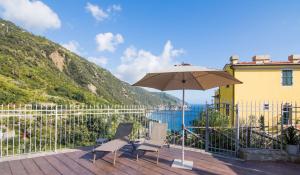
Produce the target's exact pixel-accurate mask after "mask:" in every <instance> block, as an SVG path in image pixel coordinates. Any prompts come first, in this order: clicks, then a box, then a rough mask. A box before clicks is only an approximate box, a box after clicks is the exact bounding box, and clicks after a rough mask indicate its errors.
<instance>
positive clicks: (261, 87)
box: [215, 55, 300, 123]
mask: <svg viewBox="0 0 300 175" xmlns="http://www.w3.org/2000/svg"><path fill="white" fill-rule="evenodd" d="M224 70H225V71H227V72H229V73H230V74H232V75H233V76H234V77H235V78H237V79H238V80H240V81H242V82H243V84H237V85H228V86H224V87H220V88H219V89H218V90H217V91H216V94H215V103H216V105H223V106H224V108H225V109H224V110H223V111H225V114H226V115H231V116H234V115H232V114H233V113H235V111H234V110H233V108H230V106H234V105H239V106H240V107H242V110H243V111H239V113H240V115H242V117H243V118H242V119H243V120H249V119H247V117H249V116H258V117H259V116H264V117H266V116H268V117H269V116H270V118H271V117H273V118H274V117H275V118H276V117H278V119H277V122H278V120H280V121H281V120H282V121H281V122H284V123H291V122H293V121H294V122H295V120H297V118H299V119H300V108H299V109H298V110H299V112H298V113H299V117H298V116H297V115H298V114H297V108H298V106H300V55H290V56H289V57H288V59H287V60H286V61H271V59H270V56H268V55H256V56H254V57H253V58H252V61H250V62H241V61H240V60H239V57H238V56H231V57H230V63H229V64H226V65H225V66H224ZM297 104H298V105H297ZM270 112H272V113H277V114H270ZM294 113H295V115H296V116H292V115H293V114H294ZM281 116H285V117H283V118H281ZM293 117H294V118H295V119H293Z"/></svg>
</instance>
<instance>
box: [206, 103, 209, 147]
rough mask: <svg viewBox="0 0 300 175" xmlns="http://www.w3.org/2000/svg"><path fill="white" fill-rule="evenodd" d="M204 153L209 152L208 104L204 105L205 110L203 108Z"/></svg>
mask: <svg viewBox="0 0 300 175" xmlns="http://www.w3.org/2000/svg"><path fill="white" fill-rule="evenodd" d="M205 110H206V112H205V151H206V152H208V150H209V148H208V147H209V133H208V132H209V128H208V127H209V121H208V120H209V117H208V104H207V103H206V108H205Z"/></svg>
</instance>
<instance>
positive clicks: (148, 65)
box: [115, 41, 184, 83]
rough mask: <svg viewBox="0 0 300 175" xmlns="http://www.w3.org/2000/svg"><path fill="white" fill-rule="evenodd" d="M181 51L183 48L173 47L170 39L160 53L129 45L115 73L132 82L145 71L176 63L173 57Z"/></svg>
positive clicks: (180, 53) (182, 51) (181, 52)
mask: <svg viewBox="0 0 300 175" xmlns="http://www.w3.org/2000/svg"><path fill="white" fill-rule="evenodd" d="M183 53H184V50H183V49H174V48H173V45H172V43H171V41H167V42H166V44H165V46H164V48H163V51H162V53H161V54H160V55H154V54H152V53H151V52H149V51H146V50H143V49H140V50H137V49H136V48H134V47H133V46H131V47H129V48H127V49H126V50H125V51H124V53H123V56H122V57H121V64H120V65H119V66H118V67H117V70H116V74H115V75H116V76H117V77H118V78H120V79H122V80H124V81H127V82H129V83H133V82H135V81H137V80H139V79H140V78H142V77H143V76H144V75H145V74H146V73H147V72H153V71H157V70H161V69H164V68H166V67H169V66H172V65H174V64H178V63H177V62H176V60H175V59H174V58H175V57H178V56H180V55H182V54H183Z"/></svg>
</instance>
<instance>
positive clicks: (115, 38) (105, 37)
mask: <svg viewBox="0 0 300 175" xmlns="http://www.w3.org/2000/svg"><path fill="white" fill-rule="evenodd" d="M123 42H124V39H123V36H122V35H121V34H118V33H117V34H115V35H114V34H113V33H110V32H108V33H99V34H98V35H96V43H97V49H98V50H99V51H109V52H114V51H115V50H116V47H117V46H118V45H119V44H122V43H123Z"/></svg>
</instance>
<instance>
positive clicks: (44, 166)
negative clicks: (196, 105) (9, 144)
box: [0, 147, 300, 175]
mask: <svg viewBox="0 0 300 175" xmlns="http://www.w3.org/2000/svg"><path fill="white" fill-rule="evenodd" d="M90 151H91V149H90V148H87V147H86V148H82V149H81V150H79V151H74V152H66V153H59V154H53V155H46V156H40V157H34V158H25V159H20V160H12V161H4V162H0V174H1V175H19V174H20V175H35V174H51V175H56V174H66V175H72V174H77V175H81V174H83V175H102V174H118V175H119V174H120V175H125V174H126V175H129V174H130V175H132V174H133V175H134V174H136V175H138V174H151V175H161V174H168V175H179V174H184V175H185V174H186V175H192V174H207V175H215V174H249V175H250V174H251V175H252V174H289V175H293V174H295V175H296V174H299V172H300V165H299V164H292V163H285V162H254V161H248V162H244V161H239V160H235V159H228V158H221V157H214V156H212V155H208V154H203V153H199V152H192V151H186V159H187V160H193V161H194V168H193V170H192V171H190V170H181V169H175V168H171V164H172V161H173V159H174V158H180V153H181V151H180V150H179V149H176V148H164V149H162V151H161V153H160V155H161V158H160V161H159V162H160V163H159V164H158V165H157V164H156V156H155V155H154V154H153V153H146V154H145V155H143V156H141V157H140V160H139V162H136V160H135V154H132V153H131V152H130V151H128V150H123V151H121V152H119V155H118V156H119V157H118V158H117V162H116V165H115V166H113V165H112V163H111V162H112V161H113V155H112V154H98V156H97V160H96V162H95V163H94V164H93V163H92V158H93V154H92V153H91V152H90Z"/></svg>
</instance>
